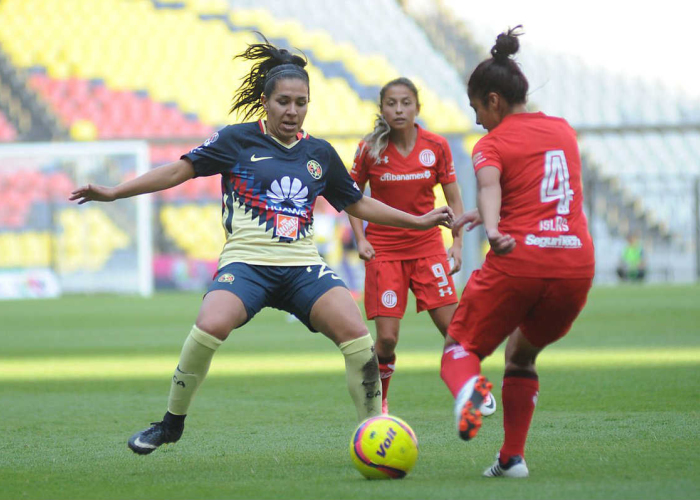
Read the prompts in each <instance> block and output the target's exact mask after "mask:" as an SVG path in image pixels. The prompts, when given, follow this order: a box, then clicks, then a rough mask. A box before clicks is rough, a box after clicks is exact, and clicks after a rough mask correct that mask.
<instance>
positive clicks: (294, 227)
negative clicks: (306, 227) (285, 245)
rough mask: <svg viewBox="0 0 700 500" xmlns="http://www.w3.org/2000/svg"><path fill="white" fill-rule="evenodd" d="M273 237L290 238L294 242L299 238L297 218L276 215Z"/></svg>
mask: <svg viewBox="0 0 700 500" xmlns="http://www.w3.org/2000/svg"><path fill="white" fill-rule="evenodd" d="M275 236H277V237H278V238H291V239H293V240H296V239H297V238H298V237H299V218H298V217H292V216H289V215H283V214H276V215H275Z"/></svg>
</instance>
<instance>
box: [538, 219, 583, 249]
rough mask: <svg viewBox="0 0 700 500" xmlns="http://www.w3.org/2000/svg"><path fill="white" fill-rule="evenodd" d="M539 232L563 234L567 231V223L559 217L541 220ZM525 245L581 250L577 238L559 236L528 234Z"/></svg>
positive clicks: (564, 235)
mask: <svg viewBox="0 0 700 500" xmlns="http://www.w3.org/2000/svg"><path fill="white" fill-rule="evenodd" d="M539 226H540V231H553V232H557V233H565V232H568V231H569V221H568V220H567V219H566V218H565V217H562V216H560V215H557V216H556V217H554V218H553V219H545V220H541V221H540V223H539ZM525 244H526V245H530V246H537V247H540V248H581V246H582V244H581V240H580V239H579V238H578V236H574V235H566V234H561V235H558V236H536V235H534V234H528V235H526V236H525Z"/></svg>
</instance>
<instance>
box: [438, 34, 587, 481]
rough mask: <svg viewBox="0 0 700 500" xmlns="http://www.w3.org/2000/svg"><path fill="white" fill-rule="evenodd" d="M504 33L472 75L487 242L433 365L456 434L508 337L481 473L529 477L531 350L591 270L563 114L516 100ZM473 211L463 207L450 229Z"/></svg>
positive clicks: (473, 425)
mask: <svg viewBox="0 0 700 500" xmlns="http://www.w3.org/2000/svg"><path fill="white" fill-rule="evenodd" d="M518 28H520V26H518V27H517V28H515V29H513V30H509V31H508V32H506V33H502V34H500V35H499V36H498V38H497V40H496V45H495V46H494V47H493V48H492V49H491V55H492V57H491V58H489V59H487V60H485V61H483V62H482V63H481V64H479V66H477V68H476V69H475V70H474V72H473V73H472V75H471V77H470V78H469V83H468V86H467V92H468V94H469V100H470V104H471V106H472V107H473V108H474V111H475V112H476V118H477V124H480V125H482V126H483V127H484V128H485V129H486V130H488V134H487V135H486V136H485V137H483V138H482V139H481V140H480V141H479V142H478V143H477V144H476V146H475V147H474V151H473V156H472V160H473V164H474V169H475V171H476V178H477V186H478V194H477V205H478V210H479V214H480V217H481V221H482V222H483V224H484V229H485V230H486V235H487V237H488V240H489V243H490V245H491V250H490V252H489V253H488V254H487V256H486V260H485V262H484V264H483V266H482V268H481V269H480V270H477V271H475V272H474V273H473V274H472V276H471V277H470V279H469V282H468V283H467V285H466V287H465V289H464V293H463V295H462V297H461V300H460V303H459V306H458V308H457V311H456V313H455V315H454V318H453V319H452V322H451V323H450V326H449V328H448V331H447V333H448V335H447V337H446V342H445V351H444V354H443V357H442V367H441V376H442V379H443V380H444V381H445V383H446V384H447V386H448V388H449V389H450V391H451V392H452V394H453V395H454V397H455V419H456V423H457V428H458V432H459V435H460V437H461V438H462V439H464V440H469V439H472V438H473V437H475V436H476V433H477V432H478V430H479V428H480V426H481V415H480V413H479V411H478V408H479V405H480V404H481V402H482V400H483V398H484V397H486V395H487V394H488V390H489V389H490V387H491V384H490V383H488V381H487V380H486V379H485V378H484V377H483V376H482V375H480V371H481V360H482V359H484V358H485V357H486V356H488V355H490V354H491V353H492V352H493V351H494V349H496V347H497V346H498V345H499V344H500V343H501V342H503V340H505V339H506V337H509V338H508V343H507V345H506V353H505V357H506V360H505V373H504V375H503V392H502V403H503V424H504V430H505V438H504V443H503V446H502V447H501V449H500V453H499V457H498V459H497V460H496V462H495V464H494V465H493V466H491V467H489V468H488V469H487V470H486V471H485V472H484V475H485V476H489V477H494V476H505V477H526V476H527V475H528V474H529V471H528V468H527V465H526V464H525V460H524V454H525V441H526V439H527V432H528V429H529V427H530V422H531V419H532V414H533V412H534V409H535V403H536V402H537V394H538V391H539V383H538V377H537V370H536V369H535V359H536V357H537V354H538V353H539V352H540V351H541V350H542V349H543V348H544V347H545V346H547V345H548V344H551V343H552V342H554V341H556V340H558V339H560V338H561V337H563V336H564V335H566V333H567V332H568V331H569V329H570V328H571V325H572V323H573V322H574V320H575V319H576V317H577V316H578V314H579V313H580V312H581V310H582V309H583V307H584V305H585V303H586V298H587V295H588V291H589V289H590V288H591V284H592V280H593V275H594V271H595V261H594V252H593V243H592V241H591V237H590V234H589V232H588V223H587V221H586V216H585V215H584V213H583V193H582V191H581V160H580V156H579V151H578V145H577V142H576V133H575V131H574V130H573V129H572V128H571V127H570V126H569V124H568V123H567V122H566V121H565V120H563V119H561V118H554V117H550V116H546V115H545V114H543V113H529V112H527V110H526V108H525V102H526V96H527V90H528V82H527V79H526V78H525V76H524V75H523V73H522V72H521V70H520V68H519V67H518V65H517V64H516V62H515V61H514V60H513V59H512V58H511V56H512V55H513V54H515V53H516V52H517V51H518V48H519V42H518V38H517V36H518V35H519V33H516V32H515V30H517V29H518ZM466 222H472V223H473V222H474V221H473V217H472V214H469V213H466V214H465V215H464V216H462V217H461V218H460V219H459V220H457V221H455V225H454V228H455V229H457V228H460V227H461V226H462V225H463V224H465V223H466Z"/></svg>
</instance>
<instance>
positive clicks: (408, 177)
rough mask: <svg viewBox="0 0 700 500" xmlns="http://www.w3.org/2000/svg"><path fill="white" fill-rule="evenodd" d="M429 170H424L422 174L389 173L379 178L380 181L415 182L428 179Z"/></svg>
mask: <svg viewBox="0 0 700 500" xmlns="http://www.w3.org/2000/svg"><path fill="white" fill-rule="evenodd" d="M430 175H431V174H430V170H425V171H423V172H417V173H415V174H390V173H389V172H386V173H383V174H382V176H381V177H380V178H379V180H380V181H384V182H387V181H389V182H390V181H416V180H419V179H430Z"/></svg>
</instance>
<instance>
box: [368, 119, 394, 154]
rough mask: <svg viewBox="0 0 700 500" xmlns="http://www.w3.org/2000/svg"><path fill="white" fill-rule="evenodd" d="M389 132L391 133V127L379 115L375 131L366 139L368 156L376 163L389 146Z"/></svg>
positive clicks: (375, 123)
mask: <svg viewBox="0 0 700 500" xmlns="http://www.w3.org/2000/svg"><path fill="white" fill-rule="evenodd" d="M389 132H391V127H390V126H389V124H388V123H387V121H386V120H385V119H384V117H383V116H382V115H377V119H376V120H374V130H372V132H370V133H369V134H367V135H366V136H365V138H364V141H365V143H366V144H367V147H368V148H369V151H368V154H369V156H370V157H371V158H372V159H374V160H375V161H376V160H378V159H379V155H381V154H382V152H383V151H384V150H385V149H386V147H387V146H388V145H389Z"/></svg>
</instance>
